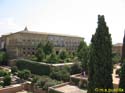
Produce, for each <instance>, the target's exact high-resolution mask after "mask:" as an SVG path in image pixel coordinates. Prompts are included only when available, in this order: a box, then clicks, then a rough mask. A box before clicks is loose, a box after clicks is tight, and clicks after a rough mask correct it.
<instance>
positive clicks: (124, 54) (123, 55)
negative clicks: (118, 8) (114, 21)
mask: <svg viewBox="0 0 125 93" xmlns="http://www.w3.org/2000/svg"><path fill="white" fill-rule="evenodd" d="M124 60H125V30H124V37H123V45H122V57H121V62H123V61H124Z"/></svg>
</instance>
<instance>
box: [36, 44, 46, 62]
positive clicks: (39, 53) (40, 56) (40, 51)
mask: <svg viewBox="0 0 125 93" xmlns="http://www.w3.org/2000/svg"><path fill="white" fill-rule="evenodd" d="M43 47H44V46H43V45H42V44H41V43H39V44H38V46H37V48H36V54H35V56H36V58H37V61H43V59H44V57H45V53H44V50H43Z"/></svg>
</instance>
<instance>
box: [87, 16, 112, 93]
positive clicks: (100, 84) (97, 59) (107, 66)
mask: <svg viewBox="0 0 125 93" xmlns="http://www.w3.org/2000/svg"><path fill="white" fill-rule="evenodd" d="M90 50H91V51H90V59H89V63H88V67H89V69H88V70H89V74H88V75H89V76H88V81H89V82H88V93H101V92H97V91H95V89H96V88H99V89H100V88H101V89H109V88H110V89H112V88H113V84H112V69H113V66H112V40H111V35H110V34H109V29H108V27H107V25H106V22H105V18H104V16H103V15H102V16H101V15H98V27H97V29H96V32H95V34H94V35H93V36H92V40H91V49H90ZM103 93H105V92H104V91H103ZM110 93H111V92H110Z"/></svg>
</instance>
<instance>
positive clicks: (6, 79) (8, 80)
mask: <svg viewBox="0 0 125 93" xmlns="http://www.w3.org/2000/svg"><path fill="white" fill-rule="evenodd" d="M3 82H4V83H3V85H4V86H8V85H10V84H11V77H10V76H9V75H6V76H5V77H4V79H3Z"/></svg>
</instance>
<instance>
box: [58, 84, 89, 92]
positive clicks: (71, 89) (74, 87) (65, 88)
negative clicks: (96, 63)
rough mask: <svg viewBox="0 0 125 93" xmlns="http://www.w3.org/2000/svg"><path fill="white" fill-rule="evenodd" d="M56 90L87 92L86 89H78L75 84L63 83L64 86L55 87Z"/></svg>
mask: <svg viewBox="0 0 125 93" xmlns="http://www.w3.org/2000/svg"><path fill="white" fill-rule="evenodd" d="M56 90H58V91H61V92H64V93H87V91H85V90H82V89H79V88H78V87H77V86H73V85H65V86H62V87H59V88H56Z"/></svg>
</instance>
